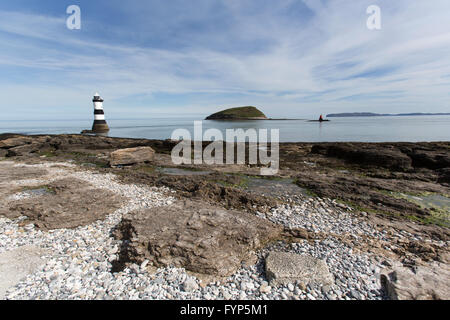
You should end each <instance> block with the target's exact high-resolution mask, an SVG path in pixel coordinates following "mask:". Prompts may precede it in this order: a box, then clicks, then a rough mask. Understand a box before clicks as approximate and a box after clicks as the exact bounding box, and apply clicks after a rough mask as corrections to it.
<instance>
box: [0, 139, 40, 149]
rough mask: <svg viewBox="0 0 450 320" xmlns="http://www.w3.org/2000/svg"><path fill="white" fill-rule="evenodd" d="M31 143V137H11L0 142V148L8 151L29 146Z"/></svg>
mask: <svg viewBox="0 0 450 320" xmlns="http://www.w3.org/2000/svg"><path fill="white" fill-rule="evenodd" d="M32 142H33V138H31V137H26V136H23V137H13V138H9V139H5V140H0V148H2V149H9V148H14V147H20V146H23V145H25V144H31V143H32Z"/></svg>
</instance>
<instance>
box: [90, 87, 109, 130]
mask: <svg viewBox="0 0 450 320" xmlns="http://www.w3.org/2000/svg"><path fill="white" fill-rule="evenodd" d="M92 102H93V103H94V124H93V125H92V132H95V133H105V132H108V131H109V127H108V124H107V123H106V120H105V113H104V112H103V99H102V98H101V97H100V95H99V94H98V93H96V94H95V95H94V99H92Z"/></svg>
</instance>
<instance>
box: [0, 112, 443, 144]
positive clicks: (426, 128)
mask: <svg viewBox="0 0 450 320" xmlns="http://www.w3.org/2000/svg"><path fill="white" fill-rule="evenodd" d="M194 120H202V119H201V118H154V119H139V120H120V119H107V121H108V124H109V126H110V128H111V131H110V132H109V136H111V137H124V138H147V139H168V138H170V137H171V135H172V132H173V130H175V129H178V128H184V129H188V130H189V131H191V132H193V127H194ZM91 126H92V119H86V120H54V121H6V120H0V133H6V132H10V133H23V134H60V133H80V132H81V131H82V130H84V129H90V127H91ZM209 128H217V129H219V130H221V131H222V132H223V133H224V136H225V130H226V129H237V128H242V129H249V128H255V129H279V130H280V141H281V142H332V141H363V142H393V141H404V142H417V141H450V116H419V117H367V118H364V117H361V118H359V117H351V118H332V119H331V121H330V122H326V123H318V122H308V121H307V120H271V121H232V122H224V121H203V130H206V129H209Z"/></svg>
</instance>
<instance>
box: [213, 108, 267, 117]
mask: <svg viewBox="0 0 450 320" xmlns="http://www.w3.org/2000/svg"><path fill="white" fill-rule="evenodd" d="M205 120H268V118H267V117H266V115H265V114H264V113H262V112H261V111H259V110H258V109H257V108H256V107H251V106H248V107H239V108H231V109H226V110H223V111H220V112H216V113H214V114H212V115H210V116H208V117H206V119H205Z"/></svg>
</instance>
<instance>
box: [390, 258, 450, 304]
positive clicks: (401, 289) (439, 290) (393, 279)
mask: <svg viewBox="0 0 450 320" xmlns="http://www.w3.org/2000/svg"><path fill="white" fill-rule="evenodd" d="M381 284H382V286H383V288H384V290H385V292H386V294H387V295H388V296H389V298H391V299H394V300H448V299H450V268H449V266H448V265H446V264H438V263H436V264H433V265H430V266H416V267H415V268H414V271H413V270H411V269H409V268H405V267H397V268H395V269H394V270H389V271H385V272H383V273H382V275H381Z"/></svg>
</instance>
